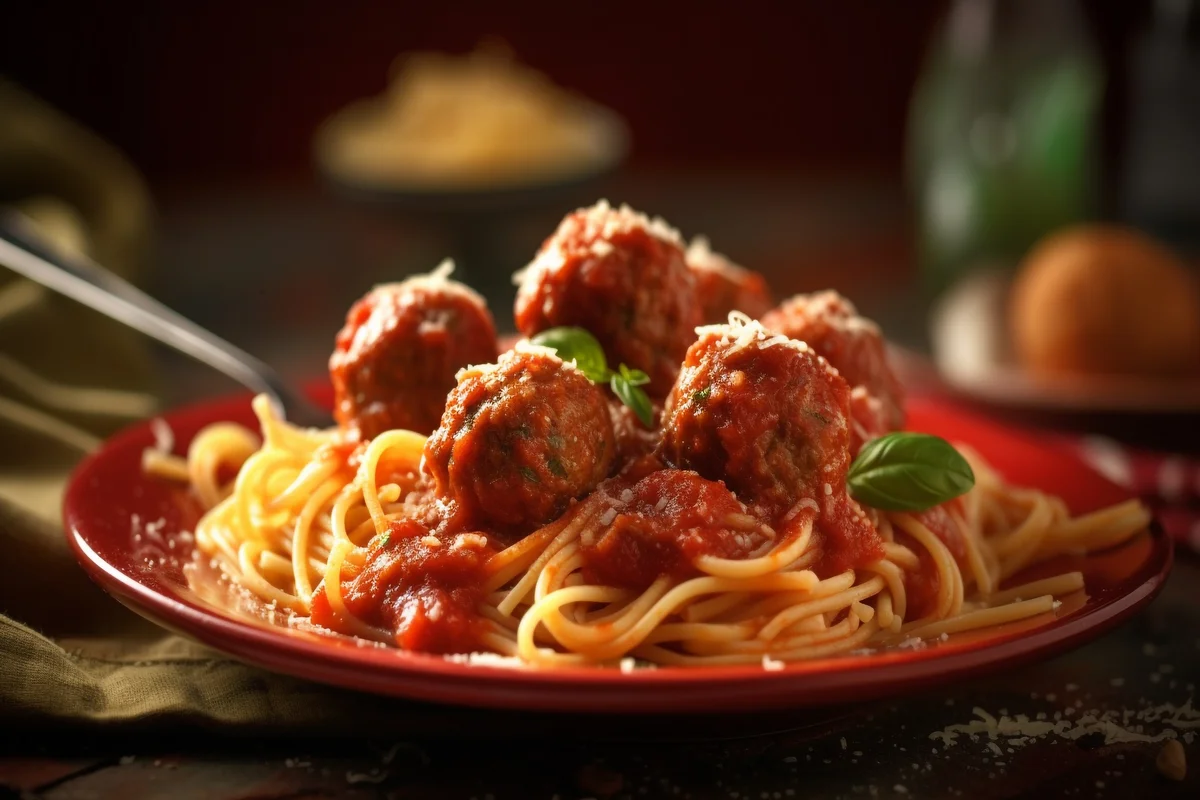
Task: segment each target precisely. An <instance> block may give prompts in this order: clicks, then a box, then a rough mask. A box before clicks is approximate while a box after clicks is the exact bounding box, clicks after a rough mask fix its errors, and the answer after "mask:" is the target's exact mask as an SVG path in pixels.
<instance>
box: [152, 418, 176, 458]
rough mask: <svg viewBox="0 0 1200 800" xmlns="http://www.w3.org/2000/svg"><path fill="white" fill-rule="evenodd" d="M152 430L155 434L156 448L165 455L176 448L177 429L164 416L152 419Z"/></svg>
mask: <svg viewBox="0 0 1200 800" xmlns="http://www.w3.org/2000/svg"><path fill="white" fill-rule="evenodd" d="M150 432H151V433H152V434H154V449H155V450H157V451H158V452H160V453H162V454H163V455H170V454H171V451H172V450H174V449H175V431H173V430H171V426H170V425H168V424H167V421H166V420H165V419H163V418H162V417H155V418H154V419H152V420H150Z"/></svg>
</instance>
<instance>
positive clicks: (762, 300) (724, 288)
mask: <svg viewBox="0 0 1200 800" xmlns="http://www.w3.org/2000/svg"><path fill="white" fill-rule="evenodd" d="M686 255H687V265H688V268H689V269H690V270H691V271H692V274H693V275H695V276H696V292H697V294H698V295H699V297H700V308H701V309H702V311H703V316H704V322H705V323H708V324H713V323H720V322H724V321H725V320H726V319H728V318H729V312H730V311H741V312H742V313H743V314H745V315H746V316H748V317H750V318H752V319H758V318H760V317H761V316H762V315H763V314H765V313H767V312H768V311H770V310H771V307H772V306H773V305H775V300H774V299H773V298H772V297H771V290H770V289H769V288H768V287H767V282H766V280H765V279H764V278H763V276H762V275H759V274H758V273H757V272H754V271H752V270H748V269H746V268H745V267H740V266H738V265H737V264H735V263H733V262H732V261H730V260H729V259H728V258H727V257H725V256H724V255H722V254H721V253H716V252H713V250H712V248H710V247H709V245H708V240H707V239H705V238H704V237H703V236H697V237H696V238H695V239H693V240H692V243H691V245H690V246H689V247H688V249H687V254H686Z"/></svg>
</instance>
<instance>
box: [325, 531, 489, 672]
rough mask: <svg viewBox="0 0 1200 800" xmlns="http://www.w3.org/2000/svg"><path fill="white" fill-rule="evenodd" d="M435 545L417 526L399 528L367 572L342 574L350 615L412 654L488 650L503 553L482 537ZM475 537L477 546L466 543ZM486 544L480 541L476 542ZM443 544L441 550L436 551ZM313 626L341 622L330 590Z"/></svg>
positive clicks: (379, 546)
mask: <svg viewBox="0 0 1200 800" xmlns="http://www.w3.org/2000/svg"><path fill="white" fill-rule="evenodd" d="M460 536H461V537H464V538H459V537H454V536H447V535H442V536H440V537H431V535H430V533H429V531H428V530H426V529H425V528H424V527H423V526H422V525H420V524H418V523H416V522H414V521H412V520H400V521H396V522H393V523H392V524H391V527H390V529H389V530H388V532H387V534H385V535H384V536H381V537H378V538H377V539H376V540H375V542H373V543H372V545H371V548H370V552H369V554H368V556H367V561H366V563H365V564H364V565H363V566H362V568H361V569H352V568H349V567H347V568H346V569H344V570H343V572H342V599H343V601H344V602H345V604H346V609H347V610H348V611H349V612H350V613H351V614H353V615H354V616H355V617H357V618H358V619H360V620H362V621H363V622H365V623H367V624H369V625H374V626H375V627H378V628H381V629H384V630H388V631H391V632H392V634H393V636H394V638H395V642H396V644H397V645H398V646H400V647H401V648H403V649H405V650H410V651H416V652H423V653H469V652H474V651H477V650H481V649H486V647H484V646H483V644H482V643H481V639H480V637H481V635H482V633H483V629H484V621H483V619H482V618H481V617H480V616H479V614H478V610H477V609H478V607H479V603H480V601H482V599H483V589H482V586H483V582H484V579H485V577H486V572H485V566H486V564H487V561H488V558H490V557H491V556H492V555H493V554H494V553H495V550H494V549H493V548H492V547H491V545H490V544H486V543H482V542H480V541H479V539H482V537H479V535H478V534H463V535H460ZM465 537H472V538H465ZM475 537H479V538H475ZM434 540H436V541H437V542H439V544H436V545H434V544H432V542H433V541H434ZM312 621H313V622H315V623H317V624H318V625H323V626H325V627H327V628H330V629H331V630H335V631H336V630H338V629H339V621H338V619H336V618H335V617H334V616H333V614H332V612H331V611H330V607H329V601H328V598H327V597H326V595H325V592H324V591H323V590H321V591H318V592H317V594H316V595H315V596H314V597H313V606H312Z"/></svg>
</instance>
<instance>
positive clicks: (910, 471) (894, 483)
mask: <svg viewBox="0 0 1200 800" xmlns="http://www.w3.org/2000/svg"><path fill="white" fill-rule="evenodd" d="M846 485H847V486H848V487H849V489H850V495H851V496H852V497H853V498H854V499H855V500H857V501H859V502H860V503H862V504H863V505H867V506H870V507H872V508H879V509H883V510H884V511H924V510H925V509H927V508H932V507H934V506H936V505H938V504H940V503H944V502H946V501H947V500H953V499H954V498H955V497H958V496H959V495H961V494H965V493H966V492H967V491H969V490H970V489H971V487H972V486H974V485H975V473H973V472H972V471H971V465H970V464H968V463H967V460H966V459H965V458H963V457H962V455H961V454H960V453H959V452H958V451H957V450H955V449H954V446H953V445H951V444H950V443H949V442H947V441H946V440H945V439H941V438H939V437H937V436H930V435H929V434H925V433H890V434H888V435H887V436H882V437H880V438H878V439H875V440H873V441H870V442H868V443H867V444H866V445H864V446H863V449H862V450H861V451H860V452H859V454H858V457H857V458H855V459H854V463H853V464H851V465H850V471H849V472H848V473H847V474H846Z"/></svg>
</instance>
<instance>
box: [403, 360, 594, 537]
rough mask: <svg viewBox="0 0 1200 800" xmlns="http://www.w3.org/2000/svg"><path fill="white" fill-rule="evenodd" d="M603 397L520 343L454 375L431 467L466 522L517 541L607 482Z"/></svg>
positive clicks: (571, 370) (572, 371)
mask: <svg viewBox="0 0 1200 800" xmlns="http://www.w3.org/2000/svg"><path fill="white" fill-rule="evenodd" d="M608 414H609V412H608V402H607V400H606V399H605V397H604V393H603V392H602V391H601V390H600V388H599V387H597V386H596V385H595V384H593V383H592V382H591V381H590V380H588V379H587V377H586V376H584V374H583V373H582V372H580V371H579V370H577V369H576V368H575V367H574V365H572V364H565V363H563V361H562V360H561V359H560V358H558V356H556V355H554V353H553V351H551V350H547V349H545V348H540V347H533V346H530V345H520V346H518V347H517V349H515V350H512V351H510V352H507V353H505V354H504V355H502V356H501V357H500V359H499V360H498V361H497V363H495V364H487V365H484V366H477V367H471V368H469V369H466V370H463V371H462V372H460V373H459V376H458V385H457V386H456V387H455V388H454V389H453V391H451V392H450V397H449V400H448V402H447V404H446V412H445V414H443V415H442V422H441V425H440V426H438V429H437V430H436V431H434V432H433V435H432V436H430V437H429V440H428V441H427V442H426V443H425V458H424V465H425V471H426V472H428V473H429V474H430V476H431V477H432V478H433V481H434V486H435V489H436V491H437V493H438V495H439V496H440V497H442V498H444V499H446V500H449V501H452V502H453V503H454V505H455V507H456V513H457V514H458V515H459V516H458V519H459V522H460V524H462V525H465V526H480V527H486V528H487V529H488V530H490V531H493V532H498V533H501V534H507V535H508V536H509V537H510V538H511V537H512V536H520V535H523V534H525V533H528V532H529V531H531V530H533V529H535V528H537V527H538V526H540V525H542V524H544V523H547V522H550V521H551V520H553V519H555V518H556V517H558V516H560V515H561V514H562V513H563V511H565V510H566V509H567V506H569V505H570V503H571V501H572V500H573V499H574V498H577V497H580V496H582V495H584V494H587V493H588V492H590V491H591V490H592V489H594V488H595V487H596V485H597V484H598V483H599V482H600V481H601V480H603V479H604V478H605V477H606V476H607V475H608V472H609V469H610V467H611V466H612V463H613V459H614V458H615V457H616V449H617V448H616V442H615V440H614V436H613V428H612V422H611V421H610V420H609V415H608Z"/></svg>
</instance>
